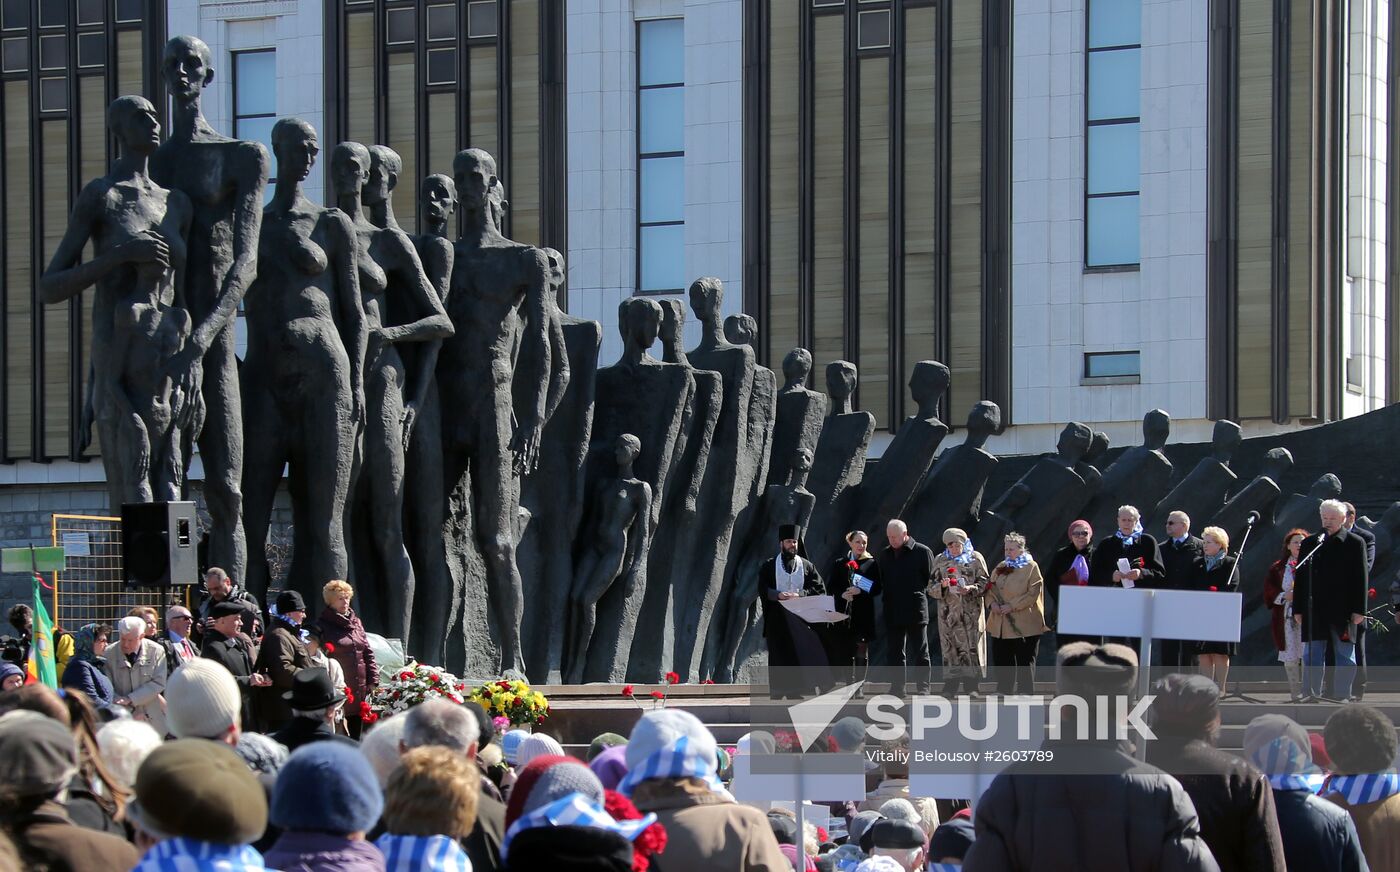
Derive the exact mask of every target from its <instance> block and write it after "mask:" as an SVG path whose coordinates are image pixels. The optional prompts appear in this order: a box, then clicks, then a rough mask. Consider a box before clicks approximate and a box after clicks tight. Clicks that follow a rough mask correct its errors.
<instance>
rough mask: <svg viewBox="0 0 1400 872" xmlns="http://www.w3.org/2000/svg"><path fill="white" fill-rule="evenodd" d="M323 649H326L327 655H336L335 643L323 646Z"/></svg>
mask: <svg viewBox="0 0 1400 872" xmlns="http://www.w3.org/2000/svg"><path fill="white" fill-rule="evenodd" d="M321 647H322V648H325V649H326V653H327V654H334V653H335V645H334V644H333V643H331V642H327V643H326V644H324V645H322V646H321Z"/></svg>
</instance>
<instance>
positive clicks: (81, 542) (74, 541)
mask: <svg viewBox="0 0 1400 872" xmlns="http://www.w3.org/2000/svg"><path fill="white" fill-rule="evenodd" d="M62 539H63V555H64V556H65V557H91V556H92V541H91V540H90V539H89V538H88V534H87V533H85V532H82V531H79V532H76V533H64V534H63V536H62Z"/></svg>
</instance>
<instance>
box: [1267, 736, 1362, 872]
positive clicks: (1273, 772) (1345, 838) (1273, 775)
mask: <svg viewBox="0 0 1400 872" xmlns="http://www.w3.org/2000/svg"><path fill="white" fill-rule="evenodd" d="M1244 755H1245V757H1247V758H1249V760H1250V762H1252V763H1253V764H1254V765H1255V766H1258V767H1259V768H1260V769H1261V770H1262V771H1263V772H1264V776H1265V777H1266V778H1268V779H1269V785H1270V786H1271V788H1272V789H1273V793H1274V811H1275V812H1276V813H1277V814H1278V829H1279V834H1280V836H1281V837H1282V838H1283V859H1284V862H1285V863H1286V864H1287V868H1289V869H1335V870H1337V872H1360V870H1362V869H1366V868H1367V866H1366V858H1365V856H1364V855H1363V854H1362V852H1361V839H1360V837H1359V836H1358V835H1357V833H1356V826H1355V824H1353V823H1352V821H1351V817H1350V816H1348V815H1347V813H1346V812H1345V811H1343V810H1342V809H1340V808H1338V807H1337V806H1336V805H1334V804H1332V803H1330V802H1328V801H1327V800H1325V799H1323V798H1322V797H1320V796H1317V790H1318V788H1320V787H1321V786H1322V782H1323V778H1324V776H1323V774H1322V771H1321V770H1320V769H1318V768H1317V767H1316V766H1315V765H1313V758H1312V742H1311V741H1310V739H1309V738H1308V733H1307V731H1306V730H1304V729H1303V728H1302V727H1300V726H1298V724H1297V723H1295V722H1294V721H1292V720H1290V719H1288V718H1286V717H1284V716H1283V715H1260V716H1259V717H1257V718H1255V719H1254V720H1252V721H1250V722H1249V726H1247V727H1245V728H1244Z"/></svg>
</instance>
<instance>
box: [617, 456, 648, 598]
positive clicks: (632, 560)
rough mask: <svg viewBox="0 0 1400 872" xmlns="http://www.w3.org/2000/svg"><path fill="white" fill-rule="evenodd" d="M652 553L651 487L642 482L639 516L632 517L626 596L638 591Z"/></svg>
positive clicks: (638, 500)
mask: <svg viewBox="0 0 1400 872" xmlns="http://www.w3.org/2000/svg"><path fill="white" fill-rule="evenodd" d="M650 551H651V485H649V484H647V483H646V482H642V487H641V494H640V495H639V496H638V498H637V514H636V515H634V516H632V535H630V536H628V537H627V557H626V559H625V561H624V563H623V564H622V565H623V566H626V567H627V586H626V588H625V591H626V594H625V595H626V596H629V597H630V596H631V595H632V594H633V592H634V591H635V590H636V586H637V579H638V578H639V577H640V576H641V575H642V573H644V572H645V571H646V555H647V554H648V553H650ZM638 564H640V565H638Z"/></svg>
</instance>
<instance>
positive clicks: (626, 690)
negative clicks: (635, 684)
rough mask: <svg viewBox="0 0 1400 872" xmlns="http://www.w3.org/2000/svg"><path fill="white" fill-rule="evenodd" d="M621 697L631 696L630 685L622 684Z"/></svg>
mask: <svg viewBox="0 0 1400 872" xmlns="http://www.w3.org/2000/svg"><path fill="white" fill-rule="evenodd" d="M622 695H623V696H631V695H632V685H630V684H624V685H623V686H622Z"/></svg>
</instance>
